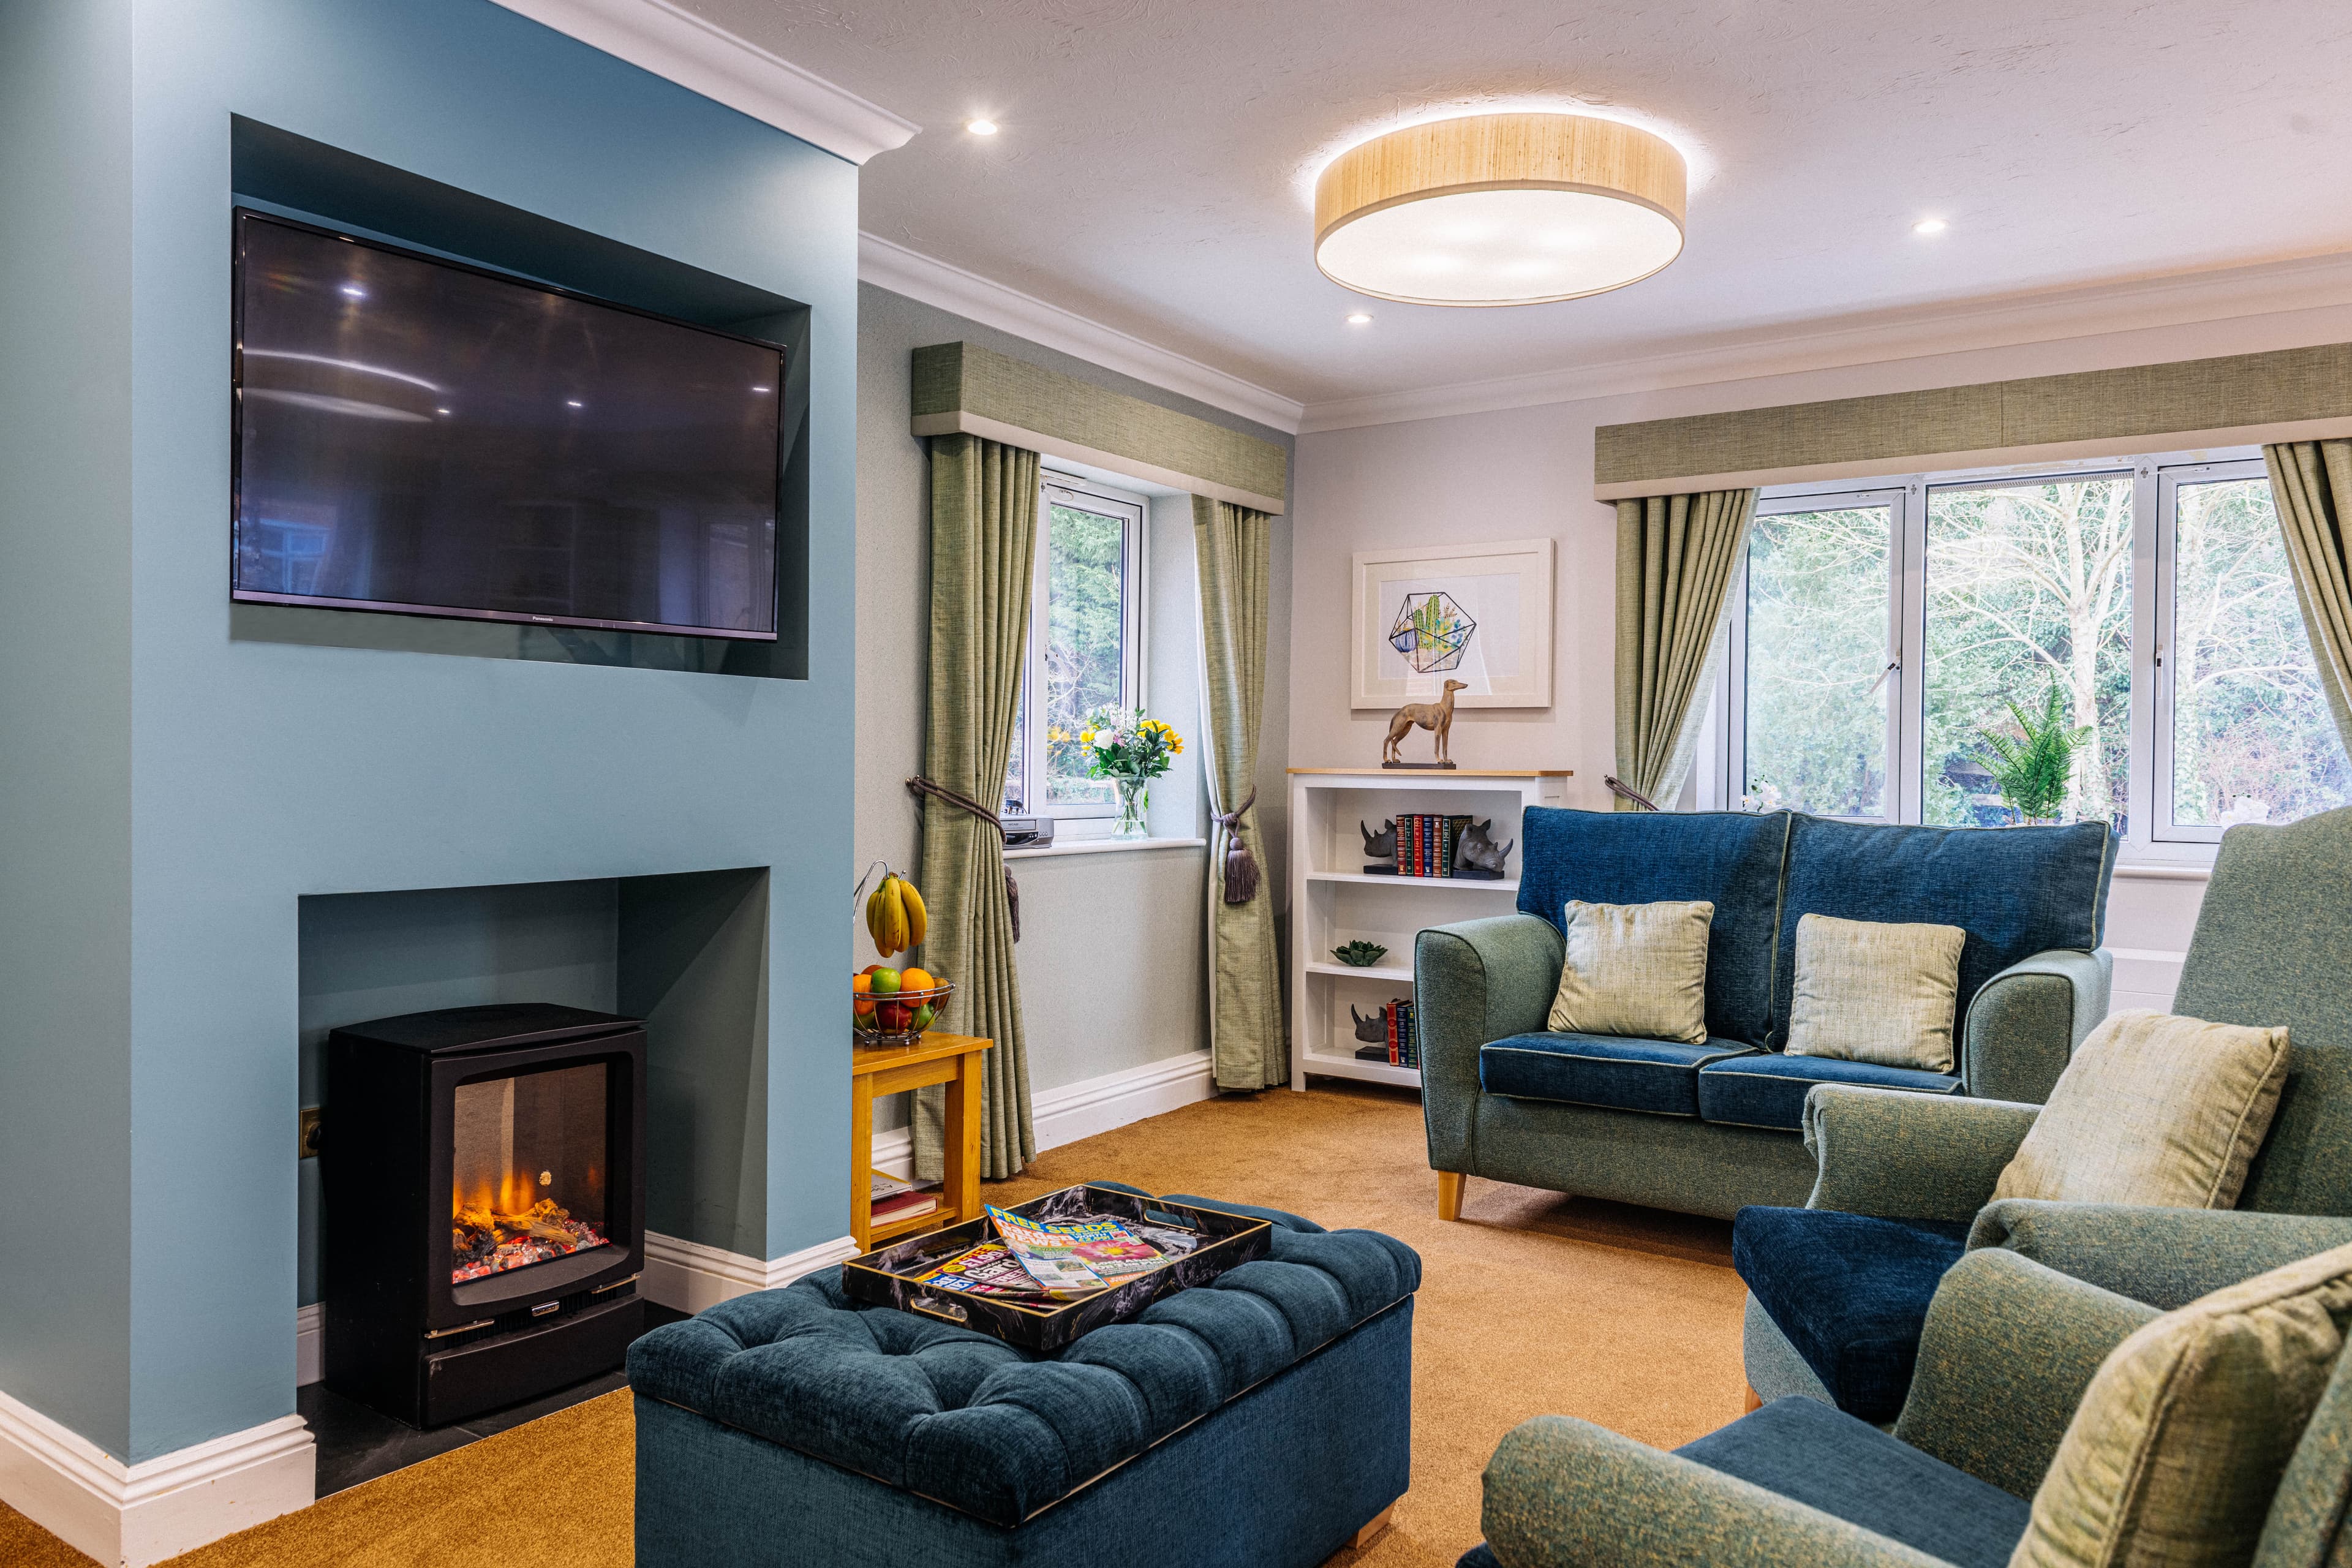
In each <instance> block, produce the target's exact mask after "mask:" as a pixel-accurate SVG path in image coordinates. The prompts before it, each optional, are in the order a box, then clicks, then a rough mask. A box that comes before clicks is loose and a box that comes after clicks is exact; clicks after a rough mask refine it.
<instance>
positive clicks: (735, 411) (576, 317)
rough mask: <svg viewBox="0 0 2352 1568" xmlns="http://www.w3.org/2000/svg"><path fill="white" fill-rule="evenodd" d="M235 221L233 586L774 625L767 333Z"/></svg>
mask: <svg viewBox="0 0 2352 1568" xmlns="http://www.w3.org/2000/svg"><path fill="white" fill-rule="evenodd" d="M235 374H236V416H235V417H236V440H235V448H236V456H235V469H236V478H235V489H236V530H235V531H236V540H235V551H234V558H235V567H234V572H233V578H232V582H231V584H230V596H231V597H232V598H235V599H239V600H244V601H247V602H251V603H261V604H271V605H325V606H329V607H332V608H338V609H346V610H386V611H392V612H395V613H399V614H404V615H422V616H462V617H467V618H474V619H483V620H497V621H521V622H527V623H533V624H540V625H551V626H598V627H606V628H616V629H620V630H625V631H652V632H666V633H674V634H682V635H685V636H689V637H750V638H761V639H767V640H773V639H774V637H775V636H776V513H777V505H778V489H779V483H780V480H781V478H782V442H781V441H780V439H779V436H780V430H779V424H780V420H781V415H780V413H779V410H780V409H781V408H782V405H783V401H784V399H783V392H784V355H783V351H782V349H781V348H779V347H777V346H776V345H774V344H772V343H763V342H753V341H751V340H750V339H747V338H740V337H734V336H730V335H729V334H728V333H725V332H719V331H711V330H709V329H708V328H704V327H698V326H693V325H689V324H688V323H687V322H684V321H670V320H667V319H666V318H663V317H659V316H654V315H649V314H647V313H646V312H645V311H642V310H629V309H627V308H625V307H623V306H619V305H613V304H607V303H604V302H603V301H600V300H591V299H587V298H584V297H583V296H581V295H578V294H573V293H569V292H567V291H565V290H563V289H551V288H547V287H543V286H541V285H539V284H535V283H530V282H527V281H524V280H522V279H516V278H513V277H509V276H506V275H503V274H500V273H495V272H488V271H485V270H482V269H481V268H473V267H467V266H463V265H460V264H457V263H455V262H450V261H446V260H442V259H439V258H435V257H429V256H423V255H419V254H416V253H415V252H413V251H407V250H402V249H399V248H397V247H392V246H386V245H380V244H377V243H375V242H373V241H372V240H363V239H357V238H353V237H350V236H346V235H339V234H334V233H331V232H330V231H328V230H325V229H320V228H314V227H311V226H308V225H304V224H297V223H289V222H287V221H285V220H283V219H280V218H275V217H269V216H264V215H262V214H259V213H256V212H250V211H246V210H243V209H239V211H238V212H237V214H236V366H235Z"/></svg>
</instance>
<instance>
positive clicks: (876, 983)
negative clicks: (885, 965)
mask: <svg viewBox="0 0 2352 1568" xmlns="http://www.w3.org/2000/svg"><path fill="white" fill-rule="evenodd" d="M871 984H872V985H873V988H874V994H875V995H877V996H887V995H889V994H891V993H892V992H894V991H896V990H898V971H897V970H895V969H877V970H876V971H875V972H874V979H873V981H872V982H871Z"/></svg>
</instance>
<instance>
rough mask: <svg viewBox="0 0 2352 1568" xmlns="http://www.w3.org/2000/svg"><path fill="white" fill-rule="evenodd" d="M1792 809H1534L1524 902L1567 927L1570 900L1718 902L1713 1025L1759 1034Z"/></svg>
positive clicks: (1711, 947)
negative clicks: (1761, 811)
mask: <svg viewBox="0 0 2352 1568" xmlns="http://www.w3.org/2000/svg"><path fill="white" fill-rule="evenodd" d="M1789 828H1790V814H1789V813H1787V812H1785V811H1775V812H1768V813H1764V814H1761V815H1752V814H1749V813H1746V812H1736V811H1724V812H1661V813H1650V812H1614V811H1563V810H1559V809H1557V808H1554V807H1551V806H1540V805H1538V806H1529V807H1528V811H1527V814H1526V816H1524V817H1523V818H1522V819H1521V821H1520V824H1519V831H1520V833H1521V834H1522V836H1524V837H1525V838H1526V839H1527V843H1526V844H1525V845H1524V846H1523V847H1521V849H1520V851H1519V863H1520V866H1521V868H1522V869H1521V871H1520V873H1519V909H1520V910H1521V911H1522V912H1524V913H1527V914H1531V915H1541V916H1542V917H1543V918H1544V919H1545V920H1548V921H1551V923H1552V924H1554V925H1556V926H1563V927H1564V925H1565V913H1564V911H1565V910H1567V908H1568V901H1569V900H1570V899H1581V900H1584V901H1585V902H1586V903H1589V904H1654V903H1660V902H1663V901H1665V900H1684V899H1705V900H1708V901H1709V902H1711V903H1713V904H1714V905H1715V922H1714V925H1713V927H1712V928H1711V929H1710V930H1709V931H1708V933H1707V942H1706V1030H1707V1033H1708V1034H1710V1035H1718V1036H1721V1037H1724V1038H1725V1039H1730V1040H1738V1041H1743V1042H1745V1043H1747V1044H1748V1045H1755V1046H1760V1045H1762V1044H1763V1043H1764V1037H1765V1031H1766V1030H1767V1028H1768V1027H1769V1026H1770V1023H1771V1019H1772V954H1773V935H1774V932H1775V931H1776V929H1777V925H1778V920H1779V914H1780V873H1781V868H1782V865H1783V862H1784V858H1785V857H1786V855H1787V853H1788V846H1789Z"/></svg>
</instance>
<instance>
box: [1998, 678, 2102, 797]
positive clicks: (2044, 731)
mask: <svg viewBox="0 0 2352 1568" xmlns="http://www.w3.org/2000/svg"><path fill="white" fill-rule="evenodd" d="M2009 714H2010V717H2011V719H2013V720H2015V721H2017V728H2018V731H2019V734H2018V736H2017V737H2011V736H2009V735H2005V734H2003V733H2001V732H2000V731H1998V730H1980V731H1978V734H1979V737H1980V738H1981V739H1982V740H1983V742H1984V743H1985V746H1986V749H1988V750H1989V751H1990V752H1992V770H1991V771H1992V779H1993V783H1994V784H1996V785H1997V786H1999V788H2000V795H2001V798H2002V799H2003V800H2005V801H2007V802H2009V804H2010V807H2011V810H2013V811H2015V812H2016V813H2017V816H2018V820H2019V821H2020V822H2021V823H2046V822H2055V821H2057V820H2058V814H2059V813H2060V812H2061V811H2062V810H2063V809H2064V807H2065V805H2066V792H2067V789H2068V787H2069V786H2070V784H2071V782H2072V780H2073V777H2074V753H2075V752H2077V751H2079V750H2080V749H2081V748H2082V745H2083V742H2084V741H2086V740H2088V739H2089V738H2090V735H2091V728H2092V727H2091V726H2090V725H2088V724H2080V725H2076V724H2069V723H2068V722H2067V715H2066V700H2065V699H2064V698H2063V697H2062V696H2060V695H2059V692H2058V683H2057V682H2056V681H2052V682H2051V683H2050V690H2049V694H2048V695H2047V696H2045V697H2044V698H2043V699H2042V711H2041V712H2039V713H2028V712H2026V710H2024V709H2022V708H2020V707H2019V706H2018V705H2017V702H2016V700H2014V699H2011V701H2010V703H2009Z"/></svg>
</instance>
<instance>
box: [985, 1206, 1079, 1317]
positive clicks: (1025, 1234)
mask: <svg viewBox="0 0 2352 1568" xmlns="http://www.w3.org/2000/svg"><path fill="white" fill-rule="evenodd" d="M988 1217H989V1218H990V1219H991V1220H993V1221H994V1222H995V1224H996V1234H997V1235H998V1236H1000V1237H1003V1239H1004V1245H1005V1246H1006V1247H1009V1248H1011V1249H1012V1252H1013V1257H1015V1258H1019V1259H1020V1260H1021V1266H1022V1267H1023V1268H1026V1269H1027V1270H1029V1273H1030V1277H1031V1278H1033V1279H1035V1280H1036V1281H1037V1283H1038V1284H1040V1285H1043V1286H1044V1287H1045V1289H1046V1291H1047V1292H1048V1293H1049V1294H1051V1295H1053V1296H1054V1297H1055V1298H1056V1299H1058V1300H1068V1299H1069V1298H1071V1297H1074V1296H1082V1295H1090V1294H1092V1293H1093V1292H1095V1291H1097V1290H1099V1289H1102V1288H1103V1284H1104V1280H1103V1277H1102V1276H1101V1275H1099V1274H1097V1273H1096V1272H1095V1270H1094V1268H1093V1266H1092V1265H1090V1264H1088V1263H1087V1260H1086V1259H1085V1258H1080V1257H1079V1256H1078V1255H1077V1253H1076V1251H1075V1250H1074V1249H1073V1248H1072V1247H1071V1246H1070V1243H1069V1242H1068V1240H1067V1239H1066V1238H1065V1237H1059V1236H1056V1235H1055V1234H1054V1233H1053V1232H1052V1231H1050V1230H1048V1229H1046V1228H1045V1226H1042V1225H1040V1224H1038V1223H1037V1222H1036V1221H1035V1220H1034V1219H1028V1218H1024V1216H1023V1215H1017V1214H1013V1213H1011V1212H1009V1211H1007V1210H1004V1209H1001V1208H998V1207H997V1206H996V1205H994V1204H991V1205H988Z"/></svg>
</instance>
